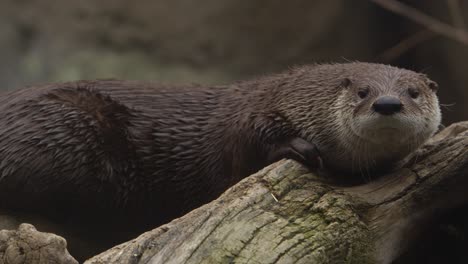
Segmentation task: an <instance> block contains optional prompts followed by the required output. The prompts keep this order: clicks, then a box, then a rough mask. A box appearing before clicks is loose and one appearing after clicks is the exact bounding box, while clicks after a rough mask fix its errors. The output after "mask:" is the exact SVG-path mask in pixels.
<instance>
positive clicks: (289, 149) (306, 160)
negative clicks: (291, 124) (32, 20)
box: [270, 138, 323, 169]
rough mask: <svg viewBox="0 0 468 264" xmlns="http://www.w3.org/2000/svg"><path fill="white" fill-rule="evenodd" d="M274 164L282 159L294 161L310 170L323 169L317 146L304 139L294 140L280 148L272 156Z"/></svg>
mask: <svg viewBox="0 0 468 264" xmlns="http://www.w3.org/2000/svg"><path fill="white" fill-rule="evenodd" d="M270 157H271V158H270V160H271V161H272V162H274V161H278V160H280V159H293V160H295V161H297V162H300V163H302V164H303V165H305V166H307V167H308V168H310V169H321V168H322V167H323V163H322V159H321V158H320V154H319V151H318V149H317V147H316V146H315V144H313V143H310V142H307V141H305V140H304V139H302V138H292V139H291V140H289V141H287V142H285V143H284V144H282V145H280V146H278V147H277V148H276V149H275V150H274V151H273V153H271V155H270Z"/></svg>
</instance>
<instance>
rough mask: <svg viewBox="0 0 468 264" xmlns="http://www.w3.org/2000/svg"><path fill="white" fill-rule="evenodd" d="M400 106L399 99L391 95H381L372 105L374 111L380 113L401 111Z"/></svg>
mask: <svg viewBox="0 0 468 264" xmlns="http://www.w3.org/2000/svg"><path fill="white" fill-rule="evenodd" d="M402 106H403V105H402V104H401V101H400V99H398V98H396V97H393V96H382V97H380V98H379V99H377V101H375V102H374V104H373V105H372V107H373V108H374V111H376V112H377V113H379V114H382V115H393V114H395V113H398V112H400V111H401V108H402Z"/></svg>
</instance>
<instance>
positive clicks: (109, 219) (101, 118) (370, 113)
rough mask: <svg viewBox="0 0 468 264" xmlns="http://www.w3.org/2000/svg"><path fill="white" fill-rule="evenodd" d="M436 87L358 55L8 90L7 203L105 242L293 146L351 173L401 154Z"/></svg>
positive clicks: (4, 122)
mask: <svg viewBox="0 0 468 264" xmlns="http://www.w3.org/2000/svg"><path fill="white" fill-rule="evenodd" d="M436 90H437V84H436V83H435V82H433V81H431V80H430V79H429V78H428V77H427V76H425V75H424V74H420V73H416V72H413V71H410V70H405V69H400V68H396V67H393V66H387V65H382V64H372V63H361V62H352V63H342V64H321V65H320V64H319V65H309V66H301V67H296V68H292V69H289V70H288V71H286V72H283V73H280V74H275V75H269V76H264V77H261V78H258V79H254V80H249V81H241V82H237V83H234V84H231V85H221V86H198V85H187V86H167V85H161V84H156V83H151V82H140V81H119V80H96V81H77V82H67V83H60V84H50V85H44V86H40V87H30V88H26V89H22V90H17V91H12V92H8V93H5V94H3V95H1V96H0V208H3V209H8V210H11V211H14V212H27V213H38V214H41V215H43V216H45V217H46V218H48V219H51V221H53V222H54V223H61V224H64V225H68V226H70V227H72V228H71V229H73V230H77V231H76V232H75V233H77V234H79V235H80V236H82V237H84V238H85V240H86V239H87V240H88V241H99V242H102V243H101V244H100V245H104V246H102V248H97V247H95V248H94V250H95V252H91V253H88V254H93V253H96V252H97V251H99V250H100V249H103V248H105V247H109V246H111V245H113V244H116V243H118V242H122V241H124V240H126V239H130V238H132V237H133V236H136V235H138V234H139V233H141V232H143V231H146V230H148V229H150V228H155V227H157V226H158V225H161V224H163V223H165V222H167V221H169V220H171V219H173V218H175V217H178V216H181V215H183V214H185V213H187V212H188V211H190V210H192V209H194V208H196V207H199V206H200V205H202V204H204V203H206V202H209V201H211V200H213V199H215V198H216V197H217V196H219V195H220V194H221V193H222V192H223V191H225V190H226V189H227V188H229V187H230V186H232V185H233V184H235V183H237V182H238V181H240V180H241V179H242V178H244V177H246V176H248V175H250V174H252V173H254V172H256V171H258V170H259V169H261V168H263V167H265V166H267V165H268V164H270V163H272V162H274V161H277V160H279V159H282V158H291V159H295V160H297V161H299V162H301V163H303V164H305V165H306V166H309V167H310V168H312V169H313V168H317V167H320V166H321V165H320V164H323V167H324V168H325V169H329V170H331V171H333V172H338V174H345V175H349V177H351V178H354V177H356V175H359V174H362V173H373V172H377V171H380V170H386V169H388V168H391V167H392V166H394V165H395V164H396V163H397V162H398V161H400V160H402V159H403V158H404V157H406V156H407V155H408V154H409V153H411V152H412V151H414V150H415V149H416V148H417V147H418V146H420V145H421V144H422V143H423V142H424V141H425V140H426V139H428V138H429V137H430V136H431V135H433V134H434V133H435V132H436V130H437V128H438V125H439V124H440V119H441V114H440V109H439V104H438V99H437V96H436ZM65 237H66V238H67V236H65ZM104 240H105V241H104ZM73 247H74V244H73V242H70V248H71V252H72V254H75V255H76V253H74V251H75V252H77V250H76V249H74V248H73ZM75 247H78V246H75ZM85 257H89V255H87V256H85Z"/></svg>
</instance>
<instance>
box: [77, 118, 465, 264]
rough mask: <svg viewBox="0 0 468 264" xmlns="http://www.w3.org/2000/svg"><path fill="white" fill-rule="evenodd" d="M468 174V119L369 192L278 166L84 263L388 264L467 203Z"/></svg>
mask: <svg viewBox="0 0 468 264" xmlns="http://www.w3.org/2000/svg"><path fill="white" fill-rule="evenodd" d="M467 174H468V122H463V123H458V124H455V125H452V126H450V127H449V128H447V129H445V130H444V131H442V132H441V133H439V134H438V135H436V136H435V137H434V138H433V139H432V140H431V141H430V142H428V143H427V144H425V145H424V146H423V147H422V148H421V149H420V150H418V151H417V153H415V155H413V156H412V157H411V158H408V159H407V160H406V161H405V162H404V164H403V165H402V167H401V169H399V170H397V171H395V172H394V173H392V174H389V175H385V176H383V177H382V178H380V179H379V180H377V181H374V182H371V183H369V184H365V185H362V186H356V187H340V186H332V185H330V184H327V182H326V180H324V179H323V178H319V177H318V176H316V175H315V174H312V173H310V172H308V171H307V170H306V169H305V168H304V167H302V166H301V165H300V164H298V163H295V162H293V161H280V162H278V163H276V164H273V165H271V166H269V167H267V168H265V169H263V170H262V171H260V172H258V173H257V174H254V175H252V176H250V177H248V178H246V179H244V180H243V181H241V182H240V183H238V184H237V185H235V186H234V187H232V188H231V189H229V190H228V191H226V192H225V193H224V194H223V195H222V196H221V197H220V198H219V199H217V200H215V201H213V202H211V203H210V204H207V205H205V206H202V207H200V208H198V209H196V210H194V211H192V212H191V213H189V214H187V215H185V216H183V217H181V218H179V219H176V220H174V221H172V222H171V223H169V224H167V225H164V226H161V227H159V228H157V229H154V230H152V231H150V232H147V233H145V234H142V235H141V236H140V237H138V238H136V239H134V240H132V241H129V242H127V243H124V244H121V245H118V246H116V247H114V248H112V249H110V250H108V251H106V252H104V253H102V254H100V255H98V256H96V257H94V258H92V259H90V260H88V261H87V262H86V263H88V264H91V263H232V262H236V263H390V262H391V261H393V260H394V259H395V258H396V257H397V256H399V255H400V254H401V253H402V252H403V251H405V250H406V249H407V247H408V246H409V244H410V243H411V242H412V241H413V239H414V238H415V237H417V235H418V233H419V232H421V231H423V230H424V227H425V224H426V223H428V221H430V220H432V218H433V212H434V211H438V212H444V211H448V210H451V209H453V208H455V207H457V206H461V205H462V204H465V203H467V202H468V196H467V195H466V189H467V188H468V177H467Z"/></svg>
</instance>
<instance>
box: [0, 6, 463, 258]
mask: <svg viewBox="0 0 468 264" xmlns="http://www.w3.org/2000/svg"><path fill="white" fill-rule="evenodd" d="M402 4H403V5H402ZM465 19H466V20H467V21H468V1H463V0H425V1H417V0H412V1H408V0H400V1H399V2H395V1H394V0H353V1H350V0H326V1H325V0H321V1H317V0H316V1H311V0H289V1H284V0H244V1H239V0H203V1H194V0H133V1H130V0H100V1H94V0H79V1H66V0H41V1H37V0H0V84H1V85H0V90H11V89H17V88H20V87H22V86H26V85H32V84H39V83H45V82H56V81H68V80H77V79H94V78H119V79H139V80H143V79H146V80H148V79H150V80H159V81H163V82H169V83H187V82H196V83H203V84H224V83H229V82H232V81H234V80H239V79H246V78H252V77H254V76H258V75H262V74H266V73H271V72H277V71H282V70H284V69H286V68H287V67H289V66H293V65H298V64H306V63H316V62H318V63H321V62H345V61H349V60H352V61H354V60H359V61H369V62H381V63H387V64H392V65H396V66H399V67H404V68H408V69H412V70H415V71H419V72H424V73H426V74H428V75H429V76H430V77H431V78H432V79H433V80H435V81H436V82H438V83H439V86H440V90H439V95H440V99H441V103H442V104H443V116H444V120H443V122H444V124H445V125H448V124H450V123H452V122H456V121H461V120H468V106H467V103H468V71H467V69H468V33H466V24H465ZM466 212H467V210H463V211H462V213H458V214H455V215H453V216H449V217H448V218H446V219H449V220H448V221H447V223H444V222H442V223H441V224H440V227H441V228H439V229H435V230H434V232H432V233H431V234H428V235H430V236H432V239H431V238H428V239H426V240H427V242H425V243H420V244H418V247H419V248H418V250H415V252H419V253H416V254H413V255H410V256H407V257H406V261H405V260H402V261H401V262H399V263H468V251H467V250H466V249H467V248H468V239H467V237H468V225H467V224H466V223H468V214H467V213H466ZM457 221H458V222H457ZM454 223H458V224H454ZM444 230H452V231H450V232H447V231H444ZM453 230H455V231H456V232H454V231H453ZM459 230H461V231H459ZM453 234H455V235H453ZM459 237H462V238H463V239H459ZM423 241H424V240H423ZM443 248H445V249H443ZM444 252H448V253H447V254H443V253H444ZM430 253H432V254H430ZM440 256H442V257H440ZM447 256H451V257H447ZM447 260H450V261H449V262H446V261H447Z"/></svg>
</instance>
